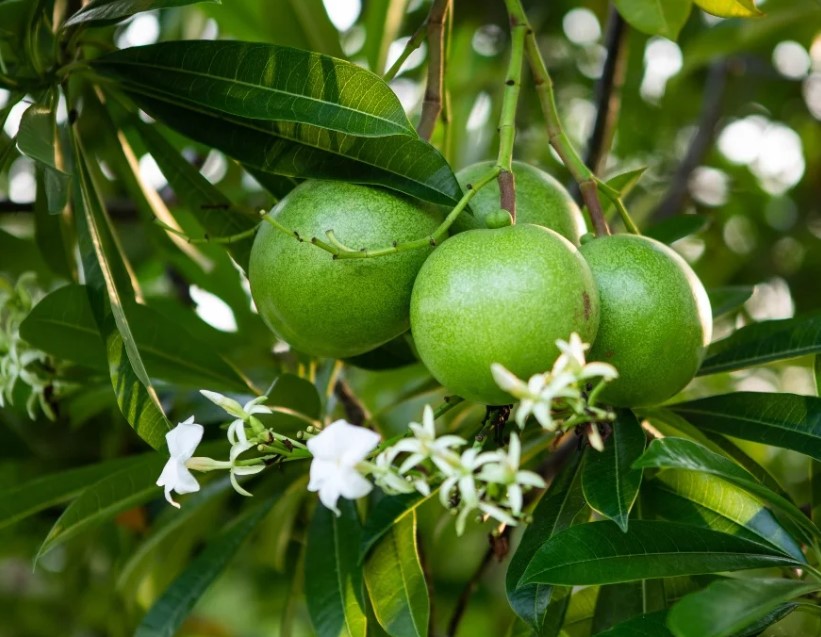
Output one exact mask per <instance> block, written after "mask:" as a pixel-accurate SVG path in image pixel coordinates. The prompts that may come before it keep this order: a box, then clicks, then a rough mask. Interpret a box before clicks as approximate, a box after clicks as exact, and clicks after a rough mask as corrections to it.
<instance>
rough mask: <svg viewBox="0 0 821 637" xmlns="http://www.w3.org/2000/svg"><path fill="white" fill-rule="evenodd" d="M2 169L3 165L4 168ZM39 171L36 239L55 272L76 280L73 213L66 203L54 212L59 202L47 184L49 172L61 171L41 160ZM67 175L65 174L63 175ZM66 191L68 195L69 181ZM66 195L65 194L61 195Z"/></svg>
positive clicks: (35, 217)
mask: <svg viewBox="0 0 821 637" xmlns="http://www.w3.org/2000/svg"><path fill="white" fill-rule="evenodd" d="M0 171H2V168H0ZM35 171H36V174H37V190H36V193H35V197H34V224H35V225H34V240H35V243H36V244H37V248H38V250H39V252H40V255H41V256H42V257H43V259H44V260H45V261H46V263H48V266H49V268H50V269H51V271H52V272H54V273H55V274H57V275H58V276H59V277H60V278H62V279H67V280H69V281H74V280H76V279H77V263H76V261H75V259H74V254H73V239H72V235H71V224H72V220H71V215H70V213H69V211H67V210H65V207H63V208H61V209H60V210H58V211H56V212H58V213H59V214H54V212H55V211H54V210H52V207H53V206H55V205H56V203H57V202H56V201H55V199H54V193H51V197H49V193H48V189H47V187H46V174H47V173H50V174H52V175H57V174H58V173H57V172H56V171H53V170H51V169H49V168H47V167H46V166H44V165H42V164H40V165H39V166H38V167H36V169H35ZM60 177H61V178H65V177H66V176H65V175H60ZM65 185H66V191H65V192H64V193H61V194H62V195H64V196H67V195H68V188H67V186H68V183H67V182H66V184H65ZM58 198H62V197H58Z"/></svg>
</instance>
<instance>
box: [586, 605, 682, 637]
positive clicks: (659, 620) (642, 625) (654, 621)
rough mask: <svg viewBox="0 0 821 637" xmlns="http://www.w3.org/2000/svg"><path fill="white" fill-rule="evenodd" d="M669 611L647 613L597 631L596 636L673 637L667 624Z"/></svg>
mask: <svg viewBox="0 0 821 637" xmlns="http://www.w3.org/2000/svg"><path fill="white" fill-rule="evenodd" d="M666 620H667V611H666V610H661V611H656V612H655V613H647V614H645V615H638V616H637V617H632V618H630V619H628V620H627V621H624V622H622V623H620V624H616V625H615V626H613V627H611V628H608V629H607V630H605V631H602V632H600V633H596V634H595V635H594V637H672V633H671V632H670V631H669V630H668V629H667V625H666Z"/></svg>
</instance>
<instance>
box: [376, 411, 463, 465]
mask: <svg viewBox="0 0 821 637" xmlns="http://www.w3.org/2000/svg"><path fill="white" fill-rule="evenodd" d="M409 426H410V430H411V431H412V432H413V438H404V439H403V440H400V441H399V442H397V443H396V444H394V445H393V446H391V447H390V448H389V449H388V450H387V452H388V458H389V459H390V461H393V459H394V458H396V456H397V455H399V454H400V453H408V454H410V455H409V456H408V457H407V458H406V459H405V460H404V462H402V464H401V466H400V467H399V473H407V472H408V471H410V470H411V469H413V468H414V467H416V466H417V465H418V464H420V463H422V462H424V461H425V460H427V459H428V458H430V459H431V460H433V462H434V464H436V466H437V467H439V469H440V471H447V469H448V467H449V466H452V465H453V463H454V462H458V459H459V456H458V455H457V454H455V453H454V452H453V451H451V448H452V447H460V446H463V445H465V444H466V441H465V439H464V438H461V437H460V436H440V437H439V438H437V437H436V425H435V423H434V414H433V409H432V408H431V406H430V405H425V409H424V411H423V412H422V423H421V424H420V423H416V422H412V423H410V425H409Z"/></svg>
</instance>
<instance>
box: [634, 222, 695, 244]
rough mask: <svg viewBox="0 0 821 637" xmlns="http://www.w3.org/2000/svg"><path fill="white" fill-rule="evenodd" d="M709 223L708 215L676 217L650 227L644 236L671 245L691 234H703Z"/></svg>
mask: <svg viewBox="0 0 821 637" xmlns="http://www.w3.org/2000/svg"><path fill="white" fill-rule="evenodd" d="M709 223H710V219H709V218H708V217H707V216H706V215H676V216H675V217H670V218H669V219H665V220H664V221H661V222H659V223H657V224H655V225H652V226H650V227H649V228H647V230H645V232H644V234H645V235H646V236H648V237H650V238H651V239H655V240H656V241H661V242H662V243H666V244H668V245H669V244H671V243H673V242H674V241H678V240H679V239H683V238H684V237H689V236H690V235H691V234H696V233H698V232H701V231H702V230H704V228H706V227H707V224H709Z"/></svg>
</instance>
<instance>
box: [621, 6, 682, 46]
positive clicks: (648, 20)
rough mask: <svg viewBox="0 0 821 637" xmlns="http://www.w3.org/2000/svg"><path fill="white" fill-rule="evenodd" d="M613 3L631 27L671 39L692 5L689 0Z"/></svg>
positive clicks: (678, 29)
mask: <svg viewBox="0 0 821 637" xmlns="http://www.w3.org/2000/svg"><path fill="white" fill-rule="evenodd" d="M615 5H616V9H618V11H619V13H620V14H621V16H622V17H623V18H624V19H625V20H626V21H627V23H628V24H630V26H632V27H633V28H635V29H638V30H639V31H641V32H642V33H646V34H647V35H661V36H664V37H666V38H670V39H671V40H675V39H676V38H677V37H678V33H679V31H681V28H682V27H683V26H684V23H685V22H687V17H688V16H689V15H690V9H691V7H692V3H691V0H675V1H674V2H670V1H668V0H664V1H663V0H615Z"/></svg>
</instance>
